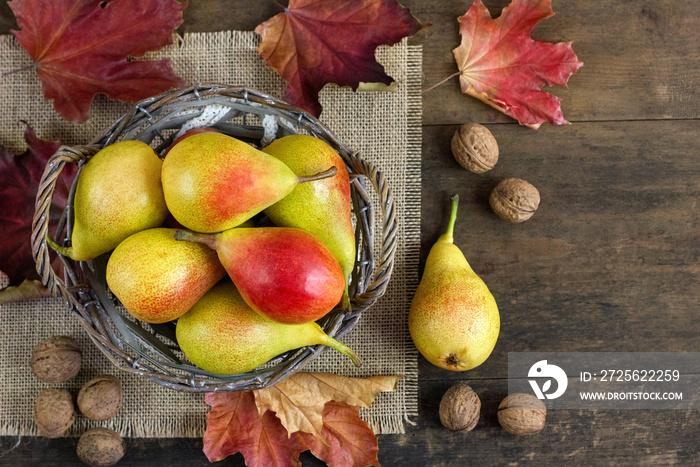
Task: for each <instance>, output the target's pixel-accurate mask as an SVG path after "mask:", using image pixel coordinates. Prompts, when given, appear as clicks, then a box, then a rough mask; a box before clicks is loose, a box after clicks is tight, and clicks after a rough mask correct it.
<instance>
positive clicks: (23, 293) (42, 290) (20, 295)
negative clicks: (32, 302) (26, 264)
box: [0, 279, 51, 305]
mask: <svg viewBox="0 0 700 467" xmlns="http://www.w3.org/2000/svg"><path fill="white" fill-rule="evenodd" d="M50 296H51V291H49V289H47V288H46V287H44V286H43V285H42V283H41V282H40V281H38V280H31V279H25V280H24V281H22V283H21V284H20V285H17V286H14V285H11V286H9V287H5V288H4V289H2V290H0V305H5V304H7V303H12V302H21V301H22V300H29V299H30V298H41V297H50Z"/></svg>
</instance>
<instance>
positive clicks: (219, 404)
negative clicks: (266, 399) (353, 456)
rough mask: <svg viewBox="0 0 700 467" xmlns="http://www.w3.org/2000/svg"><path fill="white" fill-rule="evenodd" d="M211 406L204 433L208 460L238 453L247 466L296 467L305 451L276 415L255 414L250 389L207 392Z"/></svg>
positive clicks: (267, 412)
mask: <svg viewBox="0 0 700 467" xmlns="http://www.w3.org/2000/svg"><path fill="white" fill-rule="evenodd" d="M204 400H205V402H206V403H207V404H209V405H210V406H211V411H210V412H209V414H208V415H207V431H206V433H204V453H205V454H206V456H207V458H208V459H209V461H210V462H215V461H218V460H221V459H223V458H225V457H227V456H229V455H231V454H235V453H237V452H240V453H241V454H243V457H244V458H245V462H246V465H247V466H248V467H256V466H261V467H267V466H270V465H276V466H280V467H283V466H297V465H300V463H299V454H300V453H301V452H302V451H303V450H305V449H306V448H304V447H303V446H302V445H301V444H300V443H299V440H298V439H297V438H296V437H289V436H288V435H287V430H286V429H285V428H284V427H283V426H282V423H281V422H280V421H279V419H278V418H277V417H276V416H275V414H274V412H271V411H269V410H268V411H266V412H265V414H264V415H263V416H260V414H259V413H258V408H257V406H256V405H255V396H253V393H252V392H249V391H238V392H224V393H208V394H207V395H206V396H205V397H204Z"/></svg>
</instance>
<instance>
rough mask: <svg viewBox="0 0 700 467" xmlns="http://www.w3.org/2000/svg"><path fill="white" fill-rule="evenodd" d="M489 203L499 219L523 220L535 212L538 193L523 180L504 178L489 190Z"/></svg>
mask: <svg viewBox="0 0 700 467" xmlns="http://www.w3.org/2000/svg"><path fill="white" fill-rule="evenodd" d="M489 204H490V205H491V209H493V212H495V213H496V215H497V216H498V217H500V218H501V219H504V220H507V221H508V222H524V221H526V220H528V219H529V218H531V217H532V215H533V214H535V211H536V210H537V207H538V206H539V205H540V193H539V191H537V188H535V187H534V186H532V185H530V184H529V183H528V182H526V181H525V180H521V179H519V178H506V179H504V180H501V181H500V182H499V183H498V185H496V188H494V189H493V191H492V192H491V196H490V197H489Z"/></svg>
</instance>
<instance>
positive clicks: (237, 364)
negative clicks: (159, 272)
mask: <svg viewBox="0 0 700 467" xmlns="http://www.w3.org/2000/svg"><path fill="white" fill-rule="evenodd" d="M175 334H176V337H177V342H178V345H179V346H180V349H181V350H182V351H183V352H184V354H185V355H186V356H187V358H189V359H190V360H191V361H192V363H194V364H195V365H197V366H198V367H200V368H202V369H203V370H206V371H209V372H212V373H218V374H223V375H231V374H238V373H244V372H246V371H251V370H254V369H255V368H257V367H259V366H260V365H262V364H263V363H265V362H267V361H268V360H270V359H272V358H274V357H276V356H277V355H280V354H282V353H284V352H287V351H288V350H293V349H297V348H300V347H305V346H307V345H317V344H322V345H327V346H329V347H332V348H334V349H336V350H337V351H338V352H341V353H343V354H345V355H347V356H348V357H349V358H350V359H351V360H352V361H353V363H355V365H357V366H359V365H360V363H361V361H360V358H359V357H358V356H357V355H356V354H355V353H354V352H353V351H352V350H350V349H349V348H348V347H347V346H345V345H343V344H341V343H340V342H338V341H336V340H335V339H333V338H332V337H330V336H328V335H327V334H326V333H325V332H323V330H322V329H321V327H320V326H319V325H318V324H316V323H314V322H311V323H305V324H282V323H278V322H276V321H273V320H270V319H268V318H265V317H264V316H260V315H259V314H258V313H256V312H254V311H253V310H251V309H250V307H249V306H248V305H247V304H246V302H245V301H244V300H243V297H241V294H240V293H238V291H237V290H236V287H235V286H234V285H233V284H232V283H231V282H230V281H228V280H224V281H222V282H220V283H218V284H217V285H215V286H214V287H213V288H212V289H211V290H210V291H209V292H207V293H206V294H205V295H204V296H203V297H202V298H201V299H200V300H199V301H198V302H197V303H196V304H195V306H194V307H192V309H191V310H190V311H188V312H187V313H185V314H184V315H182V316H181V317H180V319H179V320H178V321H177V328H176V330H175Z"/></svg>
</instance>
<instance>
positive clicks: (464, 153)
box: [452, 123, 498, 173]
mask: <svg viewBox="0 0 700 467" xmlns="http://www.w3.org/2000/svg"><path fill="white" fill-rule="evenodd" d="M452 155H453V156H454V157H455V159H456V160H457V162H458V163H459V165H461V166H462V167H464V168H465V169H467V170H471V171H472V172H475V173H484V172H487V171H489V170H491V169H493V167H494V166H495V165H496V162H498V143H497V142H496V138H494V137H493V135H492V134H491V132H490V131H489V129H488V128H486V127H485V126H481V125H479V124H478V123H467V124H464V125H462V126H460V127H459V129H458V130H457V131H456V132H455V134H454V136H453V137H452Z"/></svg>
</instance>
